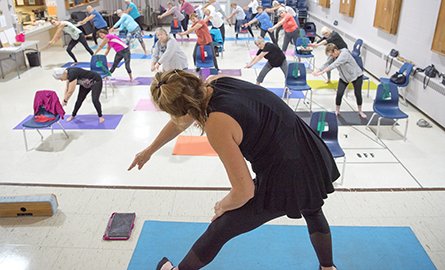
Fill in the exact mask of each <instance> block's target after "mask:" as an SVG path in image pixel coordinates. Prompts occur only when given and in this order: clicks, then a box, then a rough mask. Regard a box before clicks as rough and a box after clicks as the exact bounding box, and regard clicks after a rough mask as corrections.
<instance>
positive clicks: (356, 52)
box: [351, 38, 363, 56]
mask: <svg viewBox="0 0 445 270" xmlns="http://www.w3.org/2000/svg"><path fill="white" fill-rule="evenodd" d="M362 46H363V40H361V39H360V38H359V39H357V40H356V41H355V43H354V47H352V52H351V54H352V55H353V56H360V55H361V54H362Z"/></svg>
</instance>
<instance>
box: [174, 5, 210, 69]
mask: <svg viewBox="0 0 445 270" xmlns="http://www.w3.org/2000/svg"><path fill="white" fill-rule="evenodd" d="M190 20H191V21H192V23H193V24H192V27H190V28H189V29H188V30H187V31H184V32H181V33H179V35H181V36H185V35H188V34H189V33H191V32H193V31H195V34H196V36H197V37H198V40H197V41H196V44H195V48H194V49H193V63H195V66H196V48H198V46H205V45H209V46H210V47H211V48H212V51H213V63H214V65H215V68H216V69H219V68H218V62H217V61H216V54H215V50H214V48H213V44H212V43H213V40H212V36H211V35H210V31H209V28H208V27H207V21H206V20H199V18H198V16H197V15H196V14H195V13H194V14H192V15H190ZM197 70H199V68H197Z"/></svg>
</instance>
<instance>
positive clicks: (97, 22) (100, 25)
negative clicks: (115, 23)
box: [79, 6, 108, 45]
mask: <svg viewBox="0 0 445 270" xmlns="http://www.w3.org/2000/svg"><path fill="white" fill-rule="evenodd" d="M87 12H88V14H89V15H88V17H86V18H85V19H83V20H82V21H81V22H79V25H84V24H86V23H87V22H89V21H93V26H94V30H93V40H94V43H96V45H97V31H99V30H101V29H104V30H108V25H107V22H106V21H105V20H104V18H103V17H102V15H100V13H99V11H97V10H95V9H94V8H93V7H92V6H87Z"/></svg>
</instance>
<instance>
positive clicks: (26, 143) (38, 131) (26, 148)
mask: <svg viewBox="0 0 445 270" xmlns="http://www.w3.org/2000/svg"><path fill="white" fill-rule="evenodd" d="M57 124H58V125H59V126H60V128H61V129H62V131H63V133H64V134H65V136H66V138H67V139H69V138H70V137H69V136H68V133H66V130H65V128H64V127H63V126H62V124H60V122H57ZM35 130H36V131H37V133H39V135H40V140H41V141H43V135H42V133H41V132H40V130H38V129H35ZM22 131H23V139H24V141H25V150H26V151H27V152H28V151H29V148H28V139H27V138H26V128H23V129H22ZM53 134H54V129H53V126H52V125H51V135H53Z"/></svg>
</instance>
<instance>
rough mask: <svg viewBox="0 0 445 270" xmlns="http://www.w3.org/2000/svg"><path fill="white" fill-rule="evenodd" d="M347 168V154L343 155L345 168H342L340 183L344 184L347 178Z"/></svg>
mask: <svg viewBox="0 0 445 270" xmlns="http://www.w3.org/2000/svg"><path fill="white" fill-rule="evenodd" d="M345 168H346V155H345V156H344V157H343V168H342V169H341V176H340V185H343V180H344V178H345Z"/></svg>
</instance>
